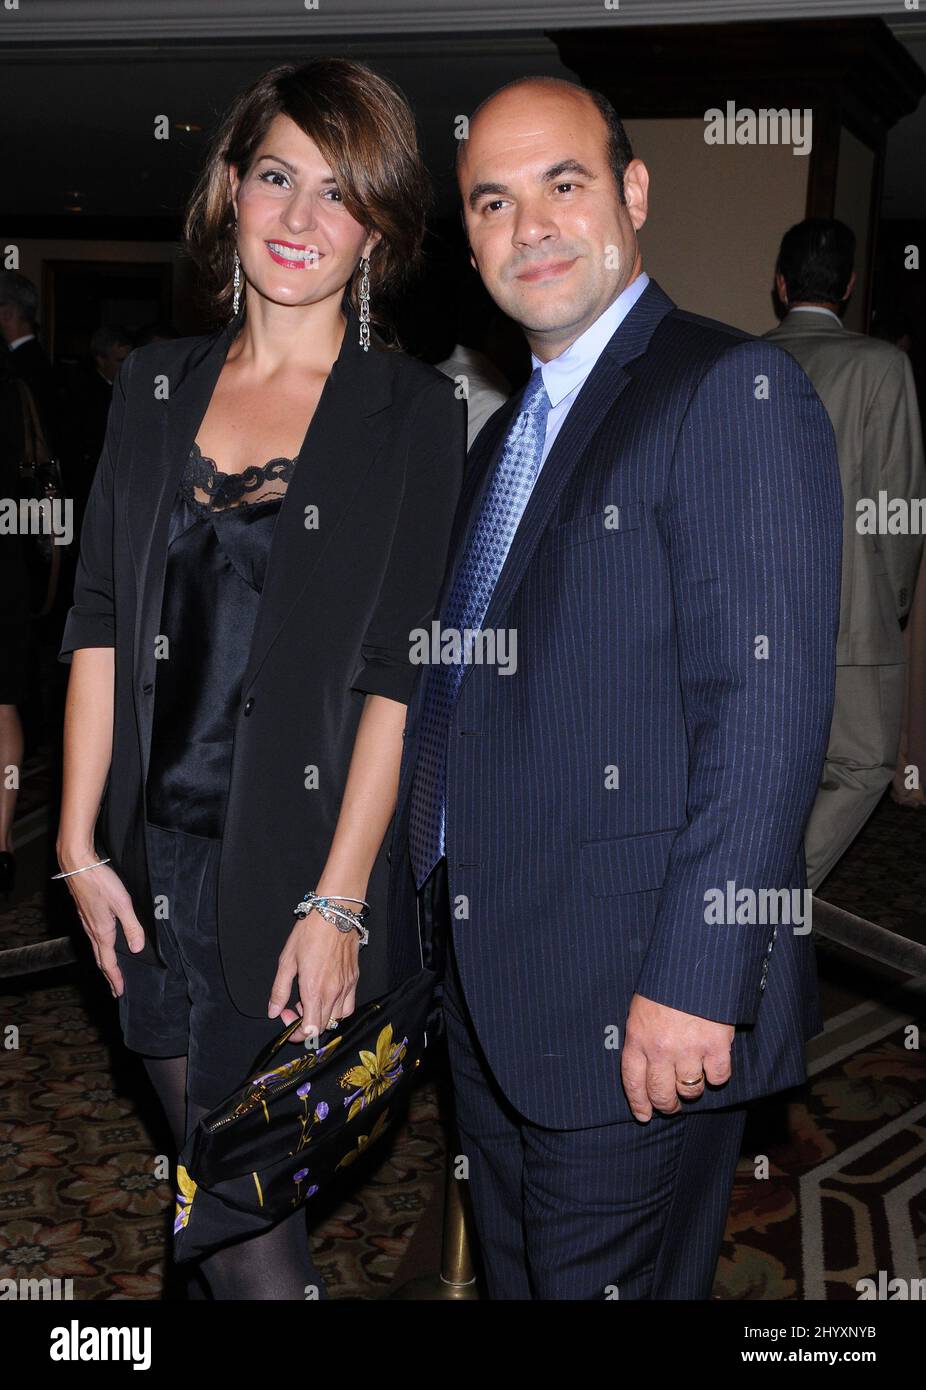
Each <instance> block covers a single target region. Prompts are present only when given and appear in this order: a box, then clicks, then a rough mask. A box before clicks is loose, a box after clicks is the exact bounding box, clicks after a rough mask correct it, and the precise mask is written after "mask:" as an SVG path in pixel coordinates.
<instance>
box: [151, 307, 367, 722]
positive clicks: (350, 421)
mask: <svg viewBox="0 0 926 1390" xmlns="http://www.w3.org/2000/svg"><path fill="white" fill-rule="evenodd" d="M343 307H344V312H345V315H346V318H347V327H346V329H345V333H344V339H343V341H342V343H341V350H340V352H339V354H338V357H337V359H336V360H335V362H334V364H333V366H332V369H331V372H330V374H329V376H328V379H327V380H326V382H325V385H324V388H323V390H322V394H321V398H320V399H319V402H318V405H317V407H316V409H315V413H314V415H313V417H312V420H311V422H310V424H309V427H308V429H307V432H306V435H305V438H304V440H303V443H302V447H301V448H300V450H299V453H298V455H297V458H296V467H295V468H294V470H293V475H292V478H291V480H290V483H289V486H288V488H287V491H286V495H285V497H284V499H283V502H282V504H281V507H280V513H279V515H278V517H277V521H276V525H275V527H274V537H273V544H272V546H271V549H270V558H269V562H268V565H267V571H266V575H265V579H264V587H263V590H262V593H261V599H260V604H259V607H258V612H257V619H256V622H255V626H254V632H253V636H252V640H251V647H250V653H249V658H248V666H247V670H246V672H245V676H244V685H245V686H246V685H247V684H248V683H250V682H252V681H253V679H254V677H255V676H256V674H257V672H258V670H259V669H260V666H261V665H262V663H263V661H264V659H265V657H266V655H267V653H268V651H269V650H270V647H271V646H272V644H273V642H274V640H275V639H276V637H277V636H278V635H279V633H280V631H281V629H282V628H283V626H284V624H285V622H286V618H287V616H288V614H289V612H290V610H291V609H292V607H293V606H294V605H295V604H297V603H298V602H299V600H300V597H301V595H302V592H303V590H304V589H305V586H306V584H307V583H308V582H309V580H310V578H311V576H312V573H313V572H314V570H315V568H316V566H317V565H318V564H319V562H320V560H321V558H322V556H323V555H324V552H325V550H326V548H327V546H328V545H329V543H330V542H331V539H332V537H333V536H334V534H335V532H336V531H337V529H338V525H339V523H340V522H341V521H342V520H343V518H344V516H345V515H346V513H347V512H348V510H349V508H350V505H351V502H352V500H353V498H354V497H355V495H356V493H357V492H358V490H359V488H360V487H361V485H362V483H363V479H364V478H365V477H366V475H367V473H368V472H369V470H370V469H371V468H372V467H373V466H374V463H375V459H376V453H377V448H378V443H379V439H381V438H382V437H383V436H382V431H380V430H377V422H376V420H375V418H373V417H375V415H376V413H377V412H378V411H380V410H383V409H385V408H386V407H387V406H388V405H389V404H390V402H391V399H392V367H391V362H390V354H389V351H388V349H384V348H382V347H381V346H380V345H379V340H378V339H377V337H376V335H375V334H373V333H371V345H370V351H369V352H366V353H365V352H364V351H363V349H362V348H361V346H360V342H359V320H358V318H357V315H356V313H355V311H354V310H353V308H352V307H351V306H350V305H349V304H348V303H346V302H345V304H344V306H343ZM240 327H241V321H240V316H239V318H238V319H234V320H232V321H231V322H230V323H229V324H228V325H227V326H226V327H225V328H223V329H222V330H221V331H220V332H219V333H217V334H214V335H213V336H212V337H210V338H208V339H206V340H205V341H203V342H199V343H197V345H196V346H195V348H194V349H193V351H192V352H191V353H190V355H189V356H188V357H187V358H186V359H185V360H184V361H182V362H181V363H180V364H179V365H178V367H177V369H176V371H175V372H174V373H172V374H171V376H170V378H169V383H168V384H169V397H168V400H167V402H166V403H165V406H166V408H165V411H164V414H163V416H162V421H163V424H162V433H161V439H160V449H159V453H160V459H161V463H162V466H161V467H160V468H158V467H154V466H152V463H153V460H152V457H151V454H150V453H149V452H148V451H146V450H142V449H139V450H137V451H136V453H135V456H134V459H133V470H132V475H131V496H132V501H133V508H137V509H138V512H139V514H140V515H143V516H150V517H152V518H153V519H152V523H151V526H150V527H148V528H145V530H144V541H143V543H142V544H141V545H138V543H137V537H136V544H135V545H133V544H132V540H131V528H130V549H131V550H132V560H133V563H134V565H135V572H136V583H137V592H138V593H139V595H140V600H139V621H138V623H137V624H136V629H135V670H136V672H138V673H140V675H144V674H145V673H147V672H148V671H149V670H150V669H151V663H153V660H154V639H155V635H156V634H157V631H158V625H159V623H160V615H161V603H162V598H163V588H164V575H165V571H166V564H167V534H168V528H169V524H170V514H171V510H172V507H173V502H174V496H175V494H176V490H177V485H178V483H179V481H180V476H181V473H182V472H183V467H184V464H185V462H186V459H187V457H188V455H189V452H190V449H191V448H192V445H193V441H194V439H195V438H196V434H197V432H198V430H199V427H200V424H201V423H202V420H203V417H204V416H205V413H206V410H207V408H208V405H209V402H210V400H211V399H212V394H213V391H214V390H215V386H216V383H217V381H218V379H219V376H220V374H221V371H222V367H223V366H224V364H225V359H226V357H227V356H228V351H229V348H230V347H231V344H232V342H233V340H234V338H235V336H236V334H237V331H238V329H239V328H240ZM257 462H261V463H263V462H265V460H263V459H260V460H257ZM308 506H315V507H317V508H318V525H317V529H309V528H307V527H306V525H305V521H306V508H307V507H308ZM147 709H148V713H149V714H150V705H149V706H148V707H147ZM147 734H148V736H149V737H150V727H149V729H148V730H147ZM147 743H148V739H147V738H146V747H147Z"/></svg>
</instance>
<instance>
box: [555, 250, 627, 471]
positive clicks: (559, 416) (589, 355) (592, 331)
mask: <svg viewBox="0 0 926 1390" xmlns="http://www.w3.org/2000/svg"><path fill="white" fill-rule="evenodd" d="M648 284H649V276H648V275H647V273H646V271H645V270H644V271H641V273H640V274H639V275H638V276H637V278H636V280H634V281H633V282H632V283H631V284H629V285H628V286H627V288H626V289H625V290H623V291H622V292H621V293H620V294H619V295H618V296H617V298H616V299H615V300H614V302H613V304H609V305H608V307H607V309H605V310H604V312H603V313H601V314H599V315H598V317H597V318H596V320H595V322H594V323H592V324H590V325H589V327H588V328H586V330H585V332H584V333H582V334H580V335H579V337H578V338H576V340H575V342H574V343H570V345H569V347H567V348H565V349H564V351H563V352H561V353H560V354H559V356H558V357H552V358H551V359H550V361H549V362H541V360H540V358H539V357H535V356H534V354H533V353H531V370H533V369H534V368H536V367H541V368H542V369H543V370H542V375H543V384H544V386H545V387H546V388H547V395H548V396H549V397H550V405H551V409H550V412H549V414H548V415H547V434H546V439H545V440H544V444H543V454H542V456H541V459H540V466H541V467H543V464H544V461H545V460H546V457H547V454H548V453H549V452H550V450H551V448H552V447H553V441H554V439H555V438H556V436H557V435H558V434H559V431H560V429H561V427H562V424H563V421H564V420H565V418H566V416H567V415H568V414H569V410H570V407H571V406H572V403H573V401H574V400H575V398H576V396H577V395H578V394H579V392H580V390H581V389H582V385H583V383H584V382H585V380H586V378H587V377H588V374H589V372H590V371H591V370H592V368H593V367H594V365H595V363H596V362H597V361H598V358H599V357H600V356H601V354H602V352H603V351H604V349H605V347H606V345H607V342H608V339H609V338H610V337H611V336H612V335H613V334H614V332H615V330H616V328H617V326H618V324H620V323H622V322H623V320H624V319H625V318H626V317H627V315H628V314H629V313H630V310H631V309H632V308H633V306H634V305H635V304H636V302H637V300H638V299H639V298H640V295H641V294H642V293H643V291H644V290H645V289H646V287H647V285H648Z"/></svg>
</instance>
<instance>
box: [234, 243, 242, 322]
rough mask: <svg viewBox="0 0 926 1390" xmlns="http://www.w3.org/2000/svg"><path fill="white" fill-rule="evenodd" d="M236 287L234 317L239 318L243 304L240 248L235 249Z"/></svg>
mask: <svg viewBox="0 0 926 1390" xmlns="http://www.w3.org/2000/svg"><path fill="white" fill-rule="evenodd" d="M232 283H233V284H234V287H235V294H234V297H233V299H232V317H233V318H237V317H238V309H239V306H240V304H241V261H240V260H239V258H238V248H237V246H236V247H235V278H234V280H233V282H232Z"/></svg>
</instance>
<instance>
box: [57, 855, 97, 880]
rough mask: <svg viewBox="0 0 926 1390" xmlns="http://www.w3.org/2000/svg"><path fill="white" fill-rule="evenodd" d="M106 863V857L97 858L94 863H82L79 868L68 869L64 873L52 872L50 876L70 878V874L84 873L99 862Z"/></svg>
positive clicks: (95, 866) (94, 867) (95, 867)
mask: <svg viewBox="0 0 926 1390" xmlns="http://www.w3.org/2000/svg"><path fill="white" fill-rule="evenodd" d="M108 863H109V860H108V859H98V860H97V861H96V863H95V864H84V866H83V868H81V869H68V871H67V873H66V874H52V878H70V877H71V875H72V874H85V873H86V872H87V870H88V869H98V868H99V867H100V865H101V864H108Z"/></svg>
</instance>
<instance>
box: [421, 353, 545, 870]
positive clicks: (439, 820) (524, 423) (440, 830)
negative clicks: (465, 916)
mask: <svg viewBox="0 0 926 1390" xmlns="http://www.w3.org/2000/svg"><path fill="white" fill-rule="evenodd" d="M549 410H550V398H549V396H548V395H547V392H546V387H545V386H544V384H543V376H542V375H541V368H540V367H537V368H536V369H535V371H534V372H533V374H532V376H531V379H530V381H529V382H528V383H527V386H526V387H525V388H524V395H523V398H522V401H521V409H520V410H519V412H518V414H517V416H516V417H515V420H514V422H513V424H512V426H511V428H510V430H509V431H508V436H507V438H506V439H505V443H504V445H503V447H502V451H501V455H500V457H499V460H498V464H497V466H496V469H495V472H494V473H493V475H492V479H491V481H490V483H489V486H488V487H487V489H486V492H485V496H484V498H483V502H482V506H481V508H480V510H479V515H478V517H477V518H476V522H475V524H474V526H473V528H472V531H471V533H470V538H469V542H468V544H467V546H466V550H465V552H464V554H463V558H462V560H461V561H460V564H459V567H458V569H457V572H456V574H455V576H454V580H453V585H452V587H451V590H450V593H449V595H448V597H447V601H446V604H445V605H444V610H443V613H442V615H441V635H442V636H443V634H444V633H446V632H447V631H448V630H450V631H455V632H458V633H459V634H460V640H461V643H462V634H463V632H464V631H465V629H466V628H470V629H473V630H478V629H479V628H480V624H481V623H482V620H483V618H484V617H485V615H486V610H487V609H488V607H489V600H490V599H491V597H492V593H493V590H494V589H495V585H496V583H497V582H498V576H499V575H500V574H501V570H502V565H503V564H504V563H505V557H506V555H507V554H508V551H509V549H510V547H511V542H512V540H513V539H514V534H515V532H516V531H517V529H518V523H519V522H520V520H521V516H522V514H523V512H524V508H525V507H526V506H527V502H528V499H529V497H530V495H531V491H532V490H533V486H534V482H535V480H536V477H537V474H538V473H539V472H540V463H541V459H542V457H543V445H544V440H545V438H546V421H547V414H548V412H549ZM435 655H436V654H435V653H432V660H433V657H434V656H435ZM465 669H466V663H465V656H464V659H462V660H460V661H458V662H441V661H438V662H437V663H436V664H432V666H431V669H430V670H429V671H428V672H427V673H426V676H425V680H426V682H427V684H426V687H425V692H424V705H423V708H422V711H421V719H420V724H419V733H418V757H417V763H416V768H415V777H414V781H413V783H412V792H411V802H410V805H409V851H410V855H411V861H412V868H413V869H414V871H415V883H416V885H417V887H419V888H420V887H421V885H422V883H424V881H425V879H426V878H427V876H428V874H429V873H430V872H431V870H432V869H433V868H434V865H435V864H436V863H437V861H438V860H439V859H440V857H441V856H442V855H443V854H444V852H445V848H444V817H445V807H444V778H445V772H446V758H447V733H448V730H449V728H450V718H451V715H452V714H453V706H454V703H455V701H456V697H457V693H458V692H459V689H460V685H461V684H462V681H463V676H464V673H465Z"/></svg>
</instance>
